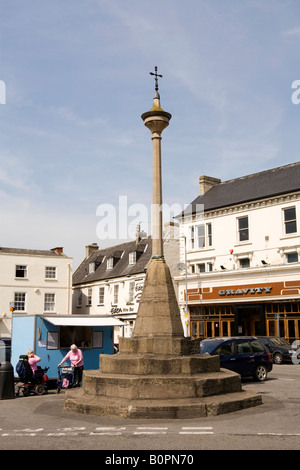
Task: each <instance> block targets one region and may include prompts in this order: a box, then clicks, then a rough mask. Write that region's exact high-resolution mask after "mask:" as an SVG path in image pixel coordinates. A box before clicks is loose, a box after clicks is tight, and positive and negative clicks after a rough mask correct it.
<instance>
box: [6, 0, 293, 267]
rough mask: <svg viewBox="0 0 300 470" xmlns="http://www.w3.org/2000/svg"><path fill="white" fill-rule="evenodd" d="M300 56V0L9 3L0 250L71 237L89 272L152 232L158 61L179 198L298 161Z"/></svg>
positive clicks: (61, 242) (166, 193) (166, 173)
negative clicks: (87, 259)
mask: <svg viewBox="0 0 300 470" xmlns="http://www.w3.org/2000/svg"><path fill="white" fill-rule="evenodd" d="M299 55H300V3H299V1H298V0H285V1H284V2H283V1H282V0H226V1H224V0H185V1H184V2H182V1H181V0H159V1H158V0H152V1H151V2H149V1H145V0H126V1H124V0H51V1H49V0H48V1H47V0H44V1H40V0H24V1H21V2H20V1H19V0H2V1H1V14H0V81H1V82H0V85H2V88H1V87H0V198H1V204H0V220H1V225H0V227H1V228H0V245H1V246H5V247H15V248H30V249H50V248H54V247H56V246H63V247H64V252H65V253H66V254H67V255H68V256H70V257H72V258H73V267H74V269H76V267H77V266H78V265H79V263H80V262H81V261H82V260H83V258H84V256H85V245H87V244H90V243H97V244H98V245H99V246H100V247H107V246H111V245H114V244H116V243H121V242H123V241H125V240H127V239H128V240H129V239H130V237H131V236H132V234H133V235H134V231H135V226H136V224H137V221H139V222H141V226H142V229H144V230H145V231H146V232H147V233H149V234H150V233H151V217H150V216H149V217H147V214H146V213H145V211H144V212H143V211H140V208H141V207H146V208H148V211H149V213H150V211H151V208H150V206H151V200H152V142H151V134H150V132H149V130H148V129H147V128H146V127H145V126H144V123H143V121H142V119H141V114H143V113H144V112H145V111H148V110H150V108H151V107H152V100H153V93H154V85H155V83H154V79H153V77H152V76H151V75H150V72H153V71H154V67H155V66H157V67H158V73H159V74H162V75H163V78H162V79H160V80H159V92H160V97H161V106H162V108H163V109H164V110H165V111H168V112H169V113H171V114H172V119H171V121H170V125H169V127H168V128H167V129H166V130H164V132H163V134H162V175H163V202H164V204H165V205H166V206H168V207H174V206H175V207H176V208H179V207H181V208H182V209H183V208H184V207H185V206H186V205H188V204H189V203H190V202H191V201H192V200H194V199H195V198H196V197H197V196H198V194H199V176H200V175H208V176H213V177H216V178H220V179H221V180H222V181H226V180H229V179H232V178H238V177H241V176H245V175H248V174H252V173H256V172H259V171H263V170H267V169H271V168H276V167H278V166H281V165H286V164H289V163H293V162H296V161H299V145H300V143H299V137H298V136H299V121H300V104H298V100H295V99H294V100H292V96H293V93H296V91H297V90H295V89H293V88H292V84H293V83H294V82H295V81H297V80H300V60H299V59H300V57H299ZM299 84H300V82H299ZM294 96H295V95H294ZM299 97H300V93H299ZM293 101H294V102H293ZM120 207H121V208H122V211H123V212H122V214H121V209H120ZM178 212H180V211H178ZM108 214H109V216H108ZM174 215H176V214H174ZM168 216H169V213H168V212H167V217H168ZM121 218H122V221H123V222H122V223H123V225H122V227H121ZM140 219H141V220H140ZM149 220H150V221H149ZM105 221H107V222H109V226H108V225H106V229H105V224H104V222H105ZM124 221H127V225H126V224H125V228H124V223H125V222H124ZM113 227H115V229H113V230H112V228H113Z"/></svg>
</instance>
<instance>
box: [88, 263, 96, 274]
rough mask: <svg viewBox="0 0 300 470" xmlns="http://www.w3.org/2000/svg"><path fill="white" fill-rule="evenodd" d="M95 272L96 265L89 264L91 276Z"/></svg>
mask: <svg viewBox="0 0 300 470" xmlns="http://www.w3.org/2000/svg"><path fill="white" fill-rule="evenodd" d="M94 272H95V263H90V264H89V274H92V273H94Z"/></svg>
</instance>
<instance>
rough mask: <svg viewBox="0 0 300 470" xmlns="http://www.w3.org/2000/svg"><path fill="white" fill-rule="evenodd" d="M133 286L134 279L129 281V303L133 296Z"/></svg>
mask: <svg viewBox="0 0 300 470" xmlns="http://www.w3.org/2000/svg"><path fill="white" fill-rule="evenodd" d="M134 286H135V282H134V281H131V282H130V283H129V299H128V300H129V303H132V302H133V298H134Z"/></svg>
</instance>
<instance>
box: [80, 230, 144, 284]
mask: <svg viewBox="0 0 300 470" xmlns="http://www.w3.org/2000/svg"><path fill="white" fill-rule="evenodd" d="M134 251H136V252H137V256H136V263H135V264H129V253H132V252H134ZM151 256H152V240H151V237H150V236H149V237H147V238H143V239H141V241H140V242H139V243H136V241H131V242H126V243H122V244H120V245H115V246H111V247H109V248H103V249H100V250H96V251H94V252H93V253H91V254H90V256H89V257H88V258H85V259H84V260H83V262H82V263H81V264H80V266H79V267H78V268H77V270H76V271H75V273H74V274H73V286H76V285H80V284H84V283H90V282H95V281H100V280H106V279H112V278H115V277H122V276H131V275H133V274H141V273H144V272H145V269H146V267H147V265H148V263H149V261H150V258H151ZM109 258H113V259H114V263H113V268H112V269H107V260H108V259H109ZM91 263H95V270H94V272H90V269H89V267H90V264H91Z"/></svg>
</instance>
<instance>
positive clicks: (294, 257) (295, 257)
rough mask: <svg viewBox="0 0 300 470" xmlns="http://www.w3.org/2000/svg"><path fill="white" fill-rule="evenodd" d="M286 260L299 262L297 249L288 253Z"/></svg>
mask: <svg viewBox="0 0 300 470" xmlns="http://www.w3.org/2000/svg"><path fill="white" fill-rule="evenodd" d="M286 262H287V263H298V253H297V251H295V252H293V253H286Z"/></svg>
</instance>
